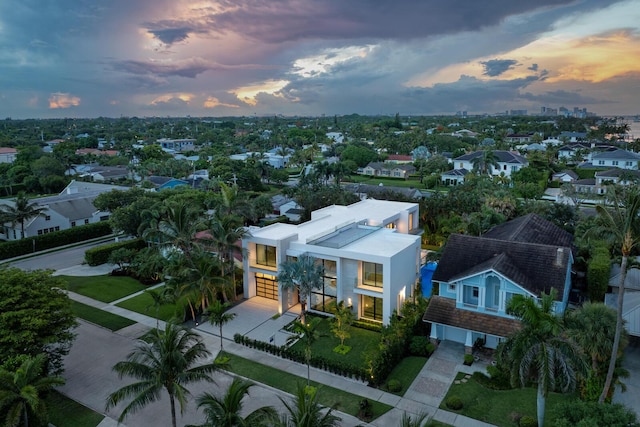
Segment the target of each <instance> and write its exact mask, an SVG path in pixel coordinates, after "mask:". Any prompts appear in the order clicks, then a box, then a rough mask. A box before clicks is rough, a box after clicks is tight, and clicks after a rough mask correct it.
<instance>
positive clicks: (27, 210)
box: [0, 191, 47, 239]
mask: <svg viewBox="0 0 640 427" xmlns="http://www.w3.org/2000/svg"><path fill="white" fill-rule="evenodd" d="M46 210H47V208H46V207H42V206H39V205H38V204H37V203H29V198H28V197H27V195H26V193H25V192H24V191H20V192H19V193H18V194H17V196H16V198H15V201H14V204H13V206H10V205H0V222H1V223H2V224H4V223H5V222H10V223H11V225H12V226H15V225H16V224H20V238H21V239H23V238H24V237H25V236H24V223H25V222H27V221H28V220H30V219H31V218H35V217H37V216H44V212H45V211H46Z"/></svg>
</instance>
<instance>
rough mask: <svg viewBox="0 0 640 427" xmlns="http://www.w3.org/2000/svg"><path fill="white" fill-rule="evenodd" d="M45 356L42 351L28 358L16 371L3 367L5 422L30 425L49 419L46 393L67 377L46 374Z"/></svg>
mask: <svg viewBox="0 0 640 427" xmlns="http://www.w3.org/2000/svg"><path fill="white" fill-rule="evenodd" d="M45 361H46V356H45V355H44V354H39V355H37V356H35V357H31V358H28V359H26V360H25V361H24V362H22V364H21V365H20V367H19V368H18V369H17V370H16V371H15V372H12V371H9V370H7V369H4V368H0V413H2V414H4V415H2V419H1V420H0V421H2V422H3V425H7V426H18V425H23V426H24V427H28V426H29V423H30V422H31V420H33V421H35V423H34V424H35V425H46V424H47V423H48V413H47V407H46V404H45V402H44V400H43V399H42V397H43V395H44V394H45V393H46V392H48V391H49V390H51V389H53V388H54V387H55V386H59V385H63V384H64V382H65V381H64V379H63V378H62V377H58V376H52V377H49V376H46V375H44V372H43V371H44V364H45Z"/></svg>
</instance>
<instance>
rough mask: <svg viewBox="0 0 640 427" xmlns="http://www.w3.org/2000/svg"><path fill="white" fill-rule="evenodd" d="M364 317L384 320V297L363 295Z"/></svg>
mask: <svg viewBox="0 0 640 427" xmlns="http://www.w3.org/2000/svg"><path fill="white" fill-rule="evenodd" d="M362 317H363V318H365V319H369V320H376V321H379V322H382V298H376V297H370V296H367V295H362Z"/></svg>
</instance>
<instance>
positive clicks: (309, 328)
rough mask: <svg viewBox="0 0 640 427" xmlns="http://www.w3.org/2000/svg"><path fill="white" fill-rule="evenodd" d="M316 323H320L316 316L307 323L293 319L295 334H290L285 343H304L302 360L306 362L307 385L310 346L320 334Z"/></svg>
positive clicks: (309, 381)
mask: <svg viewBox="0 0 640 427" xmlns="http://www.w3.org/2000/svg"><path fill="white" fill-rule="evenodd" d="M318 323H320V319H318V318H315V319H312V320H311V322H309V323H307V324H305V323H302V322H300V321H298V320H295V321H294V322H293V332H295V333H296V335H291V336H290V337H289V338H287V344H292V343H294V342H296V341H298V340H300V341H302V343H303V345H304V361H305V362H306V364H307V386H309V385H310V383H311V356H312V347H313V344H315V342H316V341H318V339H319V338H320V336H321V335H320V331H318Z"/></svg>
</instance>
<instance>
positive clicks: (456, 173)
mask: <svg viewBox="0 0 640 427" xmlns="http://www.w3.org/2000/svg"><path fill="white" fill-rule="evenodd" d="M468 173H469V171H468V170H466V169H465V168H462V169H452V170H450V171H447V172H445V173H443V174H442V176H465V175H467V174H468Z"/></svg>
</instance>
